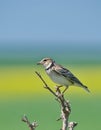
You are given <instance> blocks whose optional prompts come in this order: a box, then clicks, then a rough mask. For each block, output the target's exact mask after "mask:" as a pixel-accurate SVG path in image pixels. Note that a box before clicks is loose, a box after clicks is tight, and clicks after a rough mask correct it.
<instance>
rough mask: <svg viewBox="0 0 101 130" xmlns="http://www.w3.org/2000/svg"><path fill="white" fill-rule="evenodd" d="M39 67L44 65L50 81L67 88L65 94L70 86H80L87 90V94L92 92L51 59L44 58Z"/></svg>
mask: <svg viewBox="0 0 101 130" xmlns="http://www.w3.org/2000/svg"><path fill="white" fill-rule="evenodd" d="M37 65H43V66H44V68H45V71H46V73H47V75H48V76H49V77H50V79H51V80H52V81H53V82H54V83H56V84H58V85H59V86H58V87H62V86H65V89H64V91H63V93H64V92H65V91H66V90H67V89H68V88H69V87H70V86H78V87H81V88H83V89H85V90H86V91H87V92H90V90H89V89H88V87H87V86H85V85H84V84H83V83H82V82H81V81H80V80H79V79H78V78H77V77H76V76H74V74H72V73H71V71H70V70H68V69H67V68H65V67H63V66H61V65H59V64H57V63H56V62H55V61H54V60H53V59H51V58H43V59H42V60H41V61H39V62H38V63H37Z"/></svg>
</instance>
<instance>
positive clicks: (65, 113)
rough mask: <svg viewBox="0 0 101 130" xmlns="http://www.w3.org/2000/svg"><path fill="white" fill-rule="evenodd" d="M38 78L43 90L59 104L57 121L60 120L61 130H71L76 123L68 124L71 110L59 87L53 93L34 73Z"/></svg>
mask: <svg viewBox="0 0 101 130" xmlns="http://www.w3.org/2000/svg"><path fill="white" fill-rule="evenodd" d="M35 73H36V74H37V75H38V77H39V78H40V79H41V80H42V82H43V84H44V85H45V88H46V89H48V90H49V91H50V92H51V93H52V94H53V95H54V96H55V97H56V98H57V101H58V102H59V103H60V105H61V116H60V118H59V119H58V120H57V121H59V120H60V119H61V120H62V128H61V130H67V128H69V130H73V128H74V127H75V126H76V125H77V123H75V122H72V123H71V122H70V123H68V119H69V115H70V112H71V108H70V103H69V101H68V100H65V98H64V94H63V93H62V92H61V90H60V89H59V87H56V92H54V91H53V90H52V89H51V88H50V87H49V86H48V85H47V83H46V82H45V80H44V79H43V78H42V76H41V75H40V74H39V73H38V72H37V71H36V72H35Z"/></svg>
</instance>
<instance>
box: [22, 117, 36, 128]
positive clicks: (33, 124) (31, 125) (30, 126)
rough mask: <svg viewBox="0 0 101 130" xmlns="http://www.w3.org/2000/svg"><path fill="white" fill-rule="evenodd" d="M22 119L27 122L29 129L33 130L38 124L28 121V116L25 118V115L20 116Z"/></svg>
mask: <svg viewBox="0 0 101 130" xmlns="http://www.w3.org/2000/svg"><path fill="white" fill-rule="evenodd" d="M22 121H23V122H25V123H27V125H28V127H29V128H30V130H35V128H36V127H37V126H38V124H37V122H36V121H34V122H32V123H30V121H29V120H28V118H27V116H26V115H24V116H23V117H22Z"/></svg>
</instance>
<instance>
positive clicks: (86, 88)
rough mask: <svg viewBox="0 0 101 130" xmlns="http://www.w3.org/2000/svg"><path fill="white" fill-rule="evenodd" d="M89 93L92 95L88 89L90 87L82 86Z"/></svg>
mask: <svg viewBox="0 0 101 130" xmlns="http://www.w3.org/2000/svg"><path fill="white" fill-rule="evenodd" d="M82 87H83V88H84V89H85V90H86V91H87V92H89V93H90V90H89V89H88V87H87V86H85V85H83V86H82Z"/></svg>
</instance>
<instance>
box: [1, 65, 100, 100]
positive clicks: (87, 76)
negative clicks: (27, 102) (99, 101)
mask: <svg viewBox="0 0 101 130" xmlns="http://www.w3.org/2000/svg"><path fill="white" fill-rule="evenodd" d="M71 70H72V72H73V73H74V74H75V75H76V76H77V77H78V78H79V79H80V80H81V81H82V82H83V83H84V84H85V85H87V86H88V87H89V89H90V90H91V93H93V94H100V91H101V87H100V85H101V67H100V66H95V67H94V66H93V67H85V68H84V67H82V68H72V69H71ZM34 71H38V72H40V73H41V74H42V75H43V77H44V78H45V80H46V81H47V83H48V84H49V86H54V85H55V84H54V83H53V82H52V81H51V80H50V79H49V78H48V76H47V75H46V74H45V72H44V70H43V68H42V69H40V68H37V67H30V66H9V67H0V98H3V99H5V98H10V97H12V96H13V97H23V96H25V95H27V96H28V97H29V96H32V95H37V94H39V93H40V95H42V94H48V92H47V91H46V90H44V89H43V87H42V86H43V83H42V82H41V81H40V79H39V78H38V77H37V75H36V74H35V72H34ZM53 89H54V87H53ZM71 91H72V92H73V93H75V94H78V92H80V93H86V92H84V90H83V89H81V88H77V87H76V88H74V87H71V88H69V93H71Z"/></svg>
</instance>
